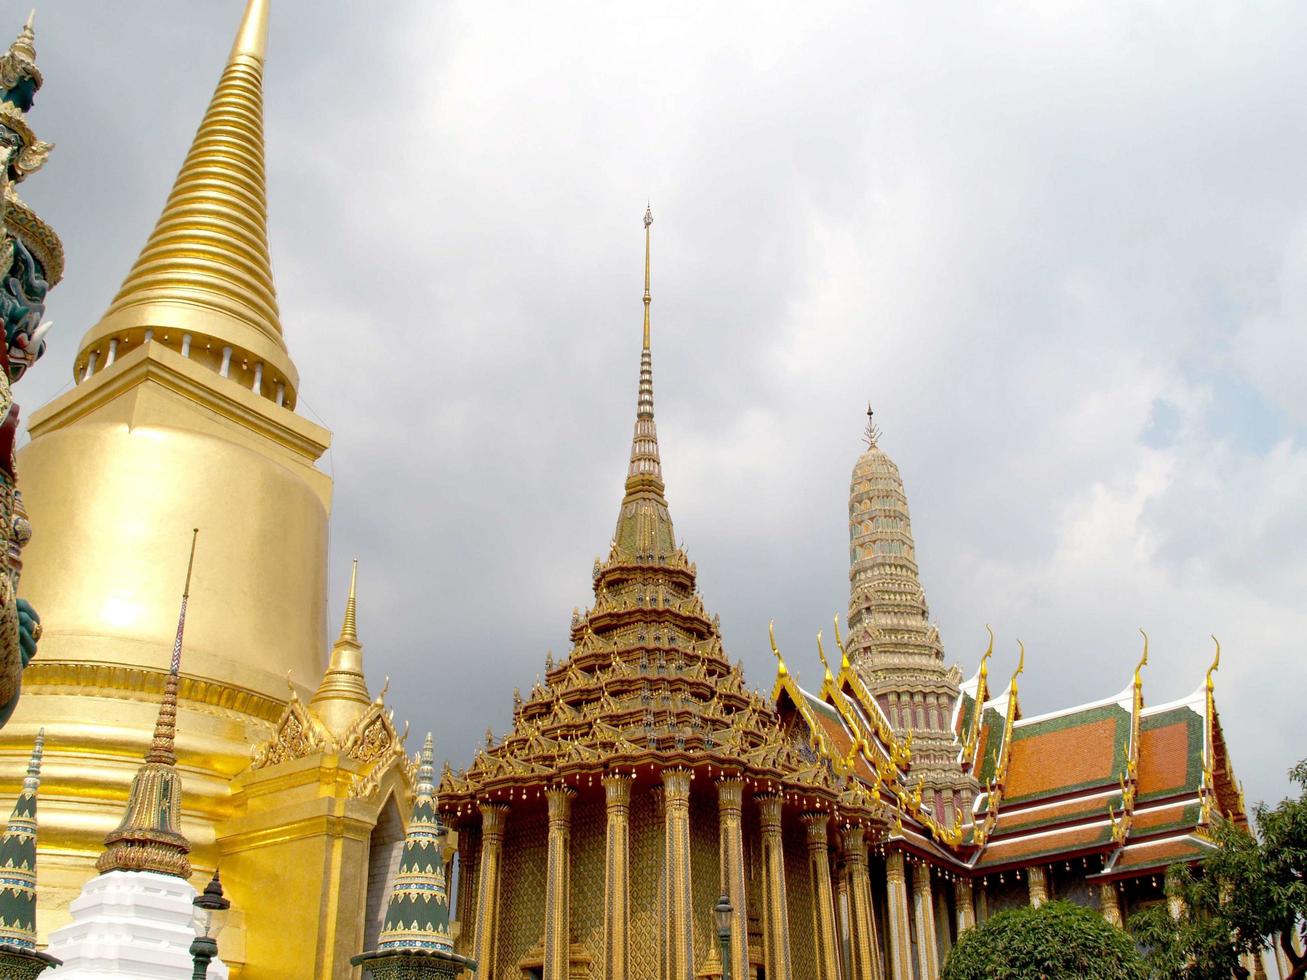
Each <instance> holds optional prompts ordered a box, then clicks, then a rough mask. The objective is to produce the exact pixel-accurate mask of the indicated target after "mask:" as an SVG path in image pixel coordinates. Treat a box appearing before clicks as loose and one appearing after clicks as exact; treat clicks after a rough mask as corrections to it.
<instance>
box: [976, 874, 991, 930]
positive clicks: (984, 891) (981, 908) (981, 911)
mask: <svg viewBox="0 0 1307 980" xmlns="http://www.w3.org/2000/svg"><path fill="white" fill-rule="evenodd" d="M976 918H977V919H978V920H979V921H981V922H988V921H989V889H988V888H987V887H986V886H985V879H984V878H981V879H980V890H979V891H978V892H976Z"/></svg>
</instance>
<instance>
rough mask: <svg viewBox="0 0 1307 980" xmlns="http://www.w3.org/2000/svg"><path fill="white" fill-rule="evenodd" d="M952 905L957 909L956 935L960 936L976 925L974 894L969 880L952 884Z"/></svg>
mask: <svg viewBox="0 0 1307 980" xmlns="http://www.w3.org/2000/svg"><path fill="white" fill-rule="evenodd" d="M953 904H954V905H956V906H957V909H958V935H959V936H961V935H962V934H963V933H964V932H966V931H967V930H968V929H971V928H973V927H974V926H975V924H976V903H975V893H974V890H973V888H972V886H971V879H970V878H959V879H958V880H957V881H955V882H953Z"/></svg>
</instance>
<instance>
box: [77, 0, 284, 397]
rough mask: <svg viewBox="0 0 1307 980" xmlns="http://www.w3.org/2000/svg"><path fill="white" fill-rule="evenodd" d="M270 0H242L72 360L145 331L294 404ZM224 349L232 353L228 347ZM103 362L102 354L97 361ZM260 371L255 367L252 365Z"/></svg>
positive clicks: (135, 338)
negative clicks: (268, 169) (270, 177)
mask: <svg viewBox="0 0 1307 980" xmlns="http://www.w3.org/2000/svg"><path fill="white" fill-rule="evenodd" d="M269 3H270V0H249V2H248V5H247V6H246V9H245V16H244V18H243V19H242V21H241V25H240V29H239V30H238V31H237V33H236V40H235V43H234V44H233V45H232V49H231V54H230V56H229V57H228V60H227V65H226V67H225V68H224V70H223V72H222V76H221V78H220V79H219V80H218V87H217V89H216V90H215V91H214V93H213V98H212V100H211V101H210V103H209V107H208V110H207V111H206V112H205V114H204V118H203V119H202V120H201V122H200V127H199V130H198V131H197V132H196V134H195V139H194V142H193V143H192V144H191V149H190V152H189V153H188V154H187V155H186V160H185V162H184V163H183V164H182V168H181V171H180V173H178V175H177V180H176V182H175V183H174V184H173V189H172V193H171V194H170V195H169V197H168V201H167V203H166V204H165V205H164V209H163V214H162V215H160V217H159V221H158V223H157V224H156V225H155V228H154V232H153V233H152V234H151V235H150V239H149V241H148V242H146V244H145V247H144V248H143V249H142V250H141V254H140V257H139V258H137V260H136V264H135V265H134V266H133V267H132V269H131V271H130V272H129V273H128V274H127V278H126V279H125V280H124V281H123V284H122V287H121V288H120V289H119V290H118V295H117V296H116V297H115V298H114V301H113V303H111V304H110V306H109V309H108V310H107V311H106V312H105V314H104V316H103V317H102V318H101V320H100V322H99V323H98V324H96V325H95V326H94V327H92V328H91V330H90V331H88V332H87V334H86V336H85V337H83V338H82V345H81V353H80V354H79V355H78V359H77V360H78V362H79V363H80V362H82V361H84V360H87V359H88V355H89V354H90V352H91V351H93V350H100V349H101V348H102V347H104V346H107V344H108V343H109V342H110V341H112V340H118V341H119V342H120V343H135V342H140V341H142V340H144V339H145V335H146V334H147V332H148V333H149V335H150V337H151V339H153V340H154V341H155V342H157V343H162V344H164V345H166V346H168V347H172V348H174V349H176V350H181V351H183V353H185V354H186V355H187V356H191V357H194V358H203V359H204V360H206V361H207V362H208V363H210V366H212V367H214V369H215V370H219V367H218V365H219V363H221V364H222V367H221V369H220V370H221V372H222V373H223V374H225V375H227V376H228V377H232V378H234V379H238V380H240V381H242V382H243V383H248V382H249V381H250V379H251V378H254V382H253V384H252V385H250V386H252V387H254V388H256V390H258V391H260V393H262V394H264V395H266V396H267V397H269V398H272V397H274V392H276V391H278V390H279V386H280V390H281V392H282V396H283V397H284V399H285V402H284V403H285V404H286V405H287V406H292V407H293V404H294V392H295V388H296V386H297V385H298V381H299V378H298V375H297V374H296V372H295V368H294V365H293V364H292V363H291V360H290V356H289V354H288V353H287V350H286V343H285V341H284V340H283V338H282V334H281V319H280V314H279V312H278V309H277V296H276V288H275V286H274V284H273V278H272V260H271V257H270V255H269V252H268V204H267V188H266V183H265V175H264V143H263V64H264V58H265V53H266V48H267V36H268V9H269ZM187 338H189V339H187ZM228 348H230V352H227V349H228ZM100 363H101V364H103V363H104V359H101V361H100ZM256 368H257V371H256Z"/></svg>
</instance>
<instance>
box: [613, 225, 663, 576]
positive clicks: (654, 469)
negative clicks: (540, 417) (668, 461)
mask: <svg viewBox="0 0 1307 980" xmlns="http://www.w3.org/2000/svg"><path fill="white" fill-rule="evenodd" d="M652 225H653V209H652V208H650V207H646V208H645V212H644V342H643V344H642V345H641V348H640V388H639V394H638V396H637V399H636V410H635V434H634V436H633V437H632V439H631V465H630V467H629V468H628V469H627V473H626V497H625V499H624V500H623V501H622V511H621V515H620V516H619V517H618V519H617V534H616V535H615V536H614V541H615V543H616V545H617V547H618V548H619V549H621V550H622V551H624V552H626V553H628V554H634V555H645V556H653V557H655V558H657V557H658V556H659V555H661V556H663V557H668V556H670V555H671V554H672V553H673V552H675V551H676V535H675V532H674V531H673V529H672V518H671V515H670V514H669V513H668V511H667V500H666V498H665V497H664V496H663V490H664V486H663V469H662V463H661V462H660V460H659V458H658V427H657V426H656V425H655V424H654V406H653V355H652V353H651V351H650V346H649V304H650V303H651V302H652V301H653V300H652V295H651V293H650V291H649V238H650V235H649V229H650V226H652Z"/></svg>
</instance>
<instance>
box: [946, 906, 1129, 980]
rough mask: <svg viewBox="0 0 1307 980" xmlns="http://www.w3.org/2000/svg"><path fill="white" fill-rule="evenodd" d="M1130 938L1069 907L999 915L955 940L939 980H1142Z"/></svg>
mask: <svg viewBox="0 0 1307 980" xmlns="http://www.w3.org/2000/svg"><path fill="white" fill-rule="evenodd" d="M1146 976H1147V974H1146V973H1145V972H1144V968H1143V963H1142V962H1141V960H1140V958H1139V953H1138V951H1137V950H1136V949H1135V944H1134V942H1133V941H1132V940H1131V938H1130V937H1129V936H1128V935H1127V934H1126V933H1124V932H1122V931H1121V930H1120V929H1116V928H1114V927H1113V926H1111V925H1109V924H1108V923H1107V922H1105V921H1104V920H1103V917H1102V916H1101V915H1099V914H1098V913H1097V912H1095V911H1094V910H1093V909H1087V908H1084V907H1082V906H1079V905H1074V904H1072V903H1071V902H1049V903H1048V904H1046V905H1042V906H1040V907H1039V908H1037V909H1036V908H1019V909H1009V910H1007V911H1005V912H999V913H998V914H997V915H995V916H994V917H993V918H991V919H990V920H989V921H987V922H985V923H984V924H983V925H979V926H977V927H976V928H974V929H968V930H967V931H966V932H964V933H963V934H962V935H961V937H959V939H958V942H957V945H956V946H954V947H953V950H952V952H950V953H949V957H948V960H947V962H946V963H945V964H944V972H943V974H942V980H1144V978H1145V977H1146Z"/></svg>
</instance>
